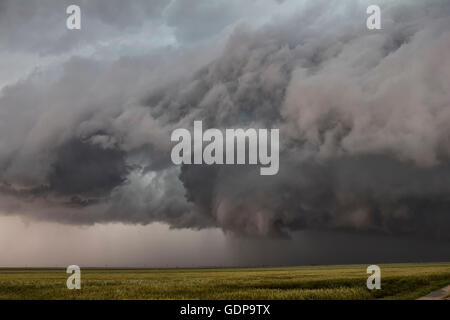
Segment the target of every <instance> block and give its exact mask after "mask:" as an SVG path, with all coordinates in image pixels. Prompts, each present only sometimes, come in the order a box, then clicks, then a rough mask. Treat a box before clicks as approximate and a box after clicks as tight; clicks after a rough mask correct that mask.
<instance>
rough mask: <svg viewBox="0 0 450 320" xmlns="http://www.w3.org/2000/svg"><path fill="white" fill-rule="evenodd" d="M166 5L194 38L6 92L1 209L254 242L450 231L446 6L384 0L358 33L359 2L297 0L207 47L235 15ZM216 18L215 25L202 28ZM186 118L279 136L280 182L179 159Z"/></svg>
mask: <svg viewBox="0 0 450 320" xmlns="http://www.w3.org/2000/svg"><path fill="white" fill-rule="evenodd" d="M184 5H185V4H184ZM272 5H277V6H284V5H286V6H287V5H289V1H286V2H281V3H278V4H277V2H272ZM177 6H182V5H181V4H180V3H178V1H177V2H176V3H172V4H171V5H170V7H169V8H167V10H165V11H164V13H162V15H163V16H165V18H166V19H168V21H169V23H170V24H171V25H172V27H174V28H175V29H176V31H175V34H176V36H177V37H178V38H179V39H180V41H185V42H188V43H190V45H187V46H183V45H181V46H180V47H179V48H176V49H174V48H165V49H161V50H160V51H158V52H156V53H153V54H149V55H146V56H143V57H135V56H133V57H123V58H121V59H118V60H116V61H113V62H111V61H109V62H108V61H103V62H102V61H99V60H96V59H94V58H86V57H85V58H77V57H73V58H71V59H70V60H68V61H67V62H65V63H64V64H63V65H62V67H55V68H50V69H49V70H46V71H42V72H37V73H35V74H33V75H32V76H30V77H29V78H27V79H25V80H23V81H21V82H19V83H17V84H15V85H10V86H8V87H6V88H4V89H3V90H2V94H1V96H0V168H1V171H0V181H1V188H0V190H1V196H0V197H1V202H0V203H1V208H2V209H3V210H6V211H8V212H10V213H20V214H25V215H30V216H34V217H36V218H39V219H48V220H56V221H61V222H65V223H83V224H84V223H95V222H109V221H120V222H126V223H142V224H147V223H151V222H155V221H161V222H165V223H168V224H170V225H171V226H173V227H185V228H203V227H207V226H216V227H220V228H222V229H224V230H226V231H230V232H232V233H235V234H242V235H252V236H285V235H287V234H289V233H290V231H293V230H301V229H313V230H347V231H357V232H376V233H387V234H393V235H397V234H414V235H423V236H427V237H436V238H448V235H449V231H450V230H449V229H450V214H449V213H448V212H449V209H450V187H449V186H450V159H449V155H450V148H449V138H448V137H449V134H450V131H449V129H448V128H449V127H448V125H447V123H448V122H449V120H450V113H449V110H450V109H449V107H450V89H449V88H450V54H449V52H450V20H449V19H448V18H449V16H450V4H449V3H448V2H447V1H419V0H417V1H398V2H395V3H392V2H383V6H382V9H383V11H382V12H383V29H382V30H380V31H369V30H367V29H366V26H365V19H366V15H365V8H366V7H367V2H364V1H359V2H358V1H356V2H354V1H348V2H347V1H306V2H304V3H302V6H301V9H299V10H298V11H294V12H292V13H291V14H290V15H289V18H286V17H285V18H283V19H277V18H274V19H273V20H272V21H271V22H268V23H266V24H264V25H263V26H258V27H254V26H251V25H248V24H239V25H238V26H235V27H234V26H233V28H232V30H233V31H232V32H231V33H230V35H228V36H227V40H226V41H225V42H222V40H221V39H219V40H216V41H217V42H211V43H208V44H205V43H202V44H196V41H197V40H202V39H204V38H205V37H208V36H209V35H207V34H206V33H204V30H203V29H202V28H201V26H202V25H203V24H204V25H205V26H208V27H211V29H209V31H211V33H212V34H215V35H217V34H220V32H221V30H222V29H224V28H227V27H228V28H229V27H230V26H231V25H232V24H233V23H234V22H235V21H238V20H239V19H238V18H236V17H235V16H234V13H233V12H235V11H234V10H236V8H235V7H225V8H226V9H229V10H225V9H223V10H222V9H221V8H222V6H224V4H222V3H220V2H214V3H212V2H211V3H210V2H208V4H205V3H203V2H199V3H198V4H196V10H194V11H192V12H191V13H192V14H193V15H194V17H193V18H192V19H191V18H189V19H187V18H186V20H183V19H177V18H174V17H176V16H177V14H179V12H182V11H183V10H182V9H180V7H177ZM205 6H206V7H205ZM219 11H221V12H222V13H223V15H221V18H223V20H221V19H213V20H214V21H213V22H211V24H210V22H209V21H204V20H202V17H203V18H205V17H211V15H212V16H214V14H216V13H218V12H219ZM228 13H229V15H228ZM186 17H189V15H186ZM195 17H198V18H199V20H195ZM235 19H236V20H235ZM202 21H204V22H202ZM222 44H223V47H220V46H219V50H217V49H215V48H214V49H211V48H209V47H208V46H209V45H211V46H213V45H222ZM186 61H189V65H188V64H187V63H186ZM194 120H202V121H203V122H204V125H205V126H206V127H214V128H222V129H224V128H232V127H233V128H234V127H244V128H246V127H255V128H280V138H281V150H280V172H279V174H278V175H275V176H271V177H267V176H259V174H258V170H257V168H255V167H252V166H236V167H234V166H197V165H192V166H183V167H181V168H178V167H175V166H173V165H172V163H171V161H170V157H169V155H170V149H171V144H170V133H171V132H172V130H174V129H175V128H179V127H185V128H190V127H191V126H192V125H193V121H194Z"/></svg>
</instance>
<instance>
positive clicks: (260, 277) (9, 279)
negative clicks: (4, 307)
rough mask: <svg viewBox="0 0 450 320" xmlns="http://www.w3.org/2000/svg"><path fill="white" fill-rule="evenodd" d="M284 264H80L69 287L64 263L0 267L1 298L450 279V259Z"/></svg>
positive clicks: (234, 295) (388, 295)
mask: <svg viewBox="0 0 450 320" xmlns="http://www.w3.org/2000/svg"><path fill="white" fill-rule="evenodd" d="M380 267H381V273H382V274H381V276H382V277H381V287H382V288H381V290H373V291H369V290H368V289H367V288H366V280H367V277H368V275H367V274H366V268H367V265H345V266H312V267H282V268H276V267H275V268H210V269H82V272H81V286H82V288H81V290H68V289H67V288H66V279H67V277H68V276H69V275H68V274H66V273H65V270H64V269H0V299H415V298H418V297H420V296H423V295H426V294H428V293H429V292H431V291H434V290H436V289H439V288H441V287H444V286H446V285H448V284H450V263H427V264H390V265H380Z"/></svg>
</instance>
